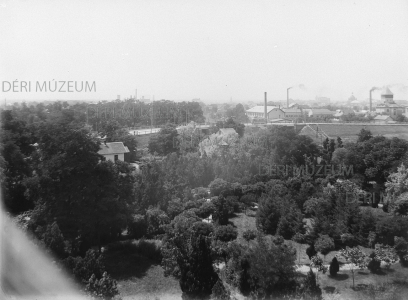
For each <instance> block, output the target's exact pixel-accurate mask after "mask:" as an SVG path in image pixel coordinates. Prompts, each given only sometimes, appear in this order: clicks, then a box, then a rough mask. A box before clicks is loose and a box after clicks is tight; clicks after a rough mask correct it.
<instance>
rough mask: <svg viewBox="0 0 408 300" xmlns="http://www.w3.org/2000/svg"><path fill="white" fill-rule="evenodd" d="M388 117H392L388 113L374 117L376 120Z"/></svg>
mask: <svg viewBox="0 0 408 300" xmlns="http://www.w3.org/2000/svg"><path fill="white" fill-rule="evenodd" d="M387 119H391V117H390V116H387V115H378V116H376V117H375V118H374V120H387Z"/></svg>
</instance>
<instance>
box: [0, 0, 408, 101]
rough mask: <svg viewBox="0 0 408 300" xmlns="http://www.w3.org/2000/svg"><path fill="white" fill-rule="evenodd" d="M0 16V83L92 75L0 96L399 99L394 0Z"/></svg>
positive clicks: (404, 7)
mask: <svg viewBox="0 0 408 300" xmlns="http://www.w3.org/2000/svg"><path fill="white" fill-rule="evenodd" d="M0 25H1V26H0V40H1V41H2V42H1V43H0V81H1V82H3V81H7V82H12V81H13V80H16V79H17V80H18V81H31V82H43V81H47V82H48V81H52V80H53V79H54V80H57V81H77V82H79V81H88V82H93V81H95V82H96V92H88V93H85V92H73V93H62V92H54V93H51V92H47V93H46V92H31V93H29V92H10V91H9V92H3V89H2V88H1V90H0V101H1V102H3V101H4V99H7V103H13V102H16V101H27V102H28V101H48V100H51V101H55V100H61V101H65V100H82V101H99V100H113V99H116V97H117V95H121V99H124V98H128V97H129V96H130V95H132V96H133V95H135V90H136V89H137V96H138V98H141V97H142V96H144V97H145V98H148V99H152V98H153V96H154V99H155V100H161V99H169V100H175V101H191V100H192V99H198V98H199V99H200V100H201V101H203V102H207V103H214V102H220V103H228V102H230V99H231V98H232V102H234V103H237V102H247V101H253V102H261V101H263V97H264V92H267V93H268V100H269V101H283V100H285V99H286V89H287V88H288V87H291V86H295V87H294V88H293V89H291V90H290V98H292V99H294V100H295V101H296V100H297V99H299V100H308V99H310V100H313V99H315V97H316V96H322V97H328V98H330V99H331V100H332V101H333V102H335V101H342V100H347V99H348V98H349V97H350V96H351V94H352V93H353V94H354V96H355V97H356V98H357V99H358V100H363V99H367V98H368V96H369V90H370V88H371V87H373V86H378V87H383V86H385V85H390V89H391V90H392V92H393V93H394V99H396V100H407V99H408V30H407V28H408V1H404V0H394V1H385V0H384V1H383V0H374V1H366V0H364V1H363V0H361V1H359V0H356V1H349V0H345V1H317V0H316V1H301V0H296V1H280V0H276V1H242V0H235V1H205V2H203V1H181V0H180V1H179V0H174V1H160V0H151V1H144V0H143V1H142V0H140V1H121V2H114V1H111V0H103V1H93V0H92V1H86V2H81V1H77V0H73V1H69V2H66V1H52V2H51V1H48V0H43V1H36V2H31V1H23V0H19V1H11V0H0ZM0 84H1V83H0ZM299 85H304V86H305V88H299V87H298V86H299ZM296 86H297V87H296ZM373 98H374V99H379V98H380V92H379V91H374V92H373Z"/></svg>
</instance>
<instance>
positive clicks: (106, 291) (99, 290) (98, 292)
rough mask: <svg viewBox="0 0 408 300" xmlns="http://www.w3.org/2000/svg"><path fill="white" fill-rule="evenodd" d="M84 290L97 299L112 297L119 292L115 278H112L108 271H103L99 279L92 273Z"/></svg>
mask: <svg viewBox="0 0 408 300" xmlns="http://www.w3.org/2000/svg"><path fill="white" fill-rule="evenodd" d="M86 292H87V293H88V294H89V295H90V296H91V297H96V298H97V299H106V300H108V299H112V298H113V297H115V296H116V295H118V294H119V291H118V288H117V284H116V280H114V279H112V278H111V277H110V276H109V275H108V273H106V272H104V273H103V275H102V278H101V279H99V280H98V279H97V278H96V277H95V275H94V274H92V276H91V278H90V279H89V281H88V284H87V286H86Z"/></svg>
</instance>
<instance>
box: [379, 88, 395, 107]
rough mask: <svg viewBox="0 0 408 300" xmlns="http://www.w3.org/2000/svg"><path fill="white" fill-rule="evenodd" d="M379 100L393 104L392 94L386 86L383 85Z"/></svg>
mask: <svg viewBox="0 0 408 300" xmlns="http://www.w3.org/2000/svg"><path fill="white" fill-rule="evenodd" d="M381 101H382V102H383V103H388V104H395V102H394V94H393V93H392V92H391V91H390V89H389V88H388V87H384V88H383V90H382V91H381Z"/></svg>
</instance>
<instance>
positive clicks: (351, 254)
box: [340, 247, 367, 288]
mask: <svg viewBox="0 0 408 300" xmlns="http://www.w3.org/2000/svg"><path fill="white" fill-rule="evenodd" d="M340 254H341V256H343V257H344V258H345V259H346V261H347V263H349V264H350V269H351V274H352V276H353V288H354V271H355V269H356V268H358V269H361V270H362V269H365V268H367V260H366V258H367V255H366V254H364V252H363V251H362V250H361V249H360V248H359V247H354V248H349V247H346V249H341V250H340Z"/></svg>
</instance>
